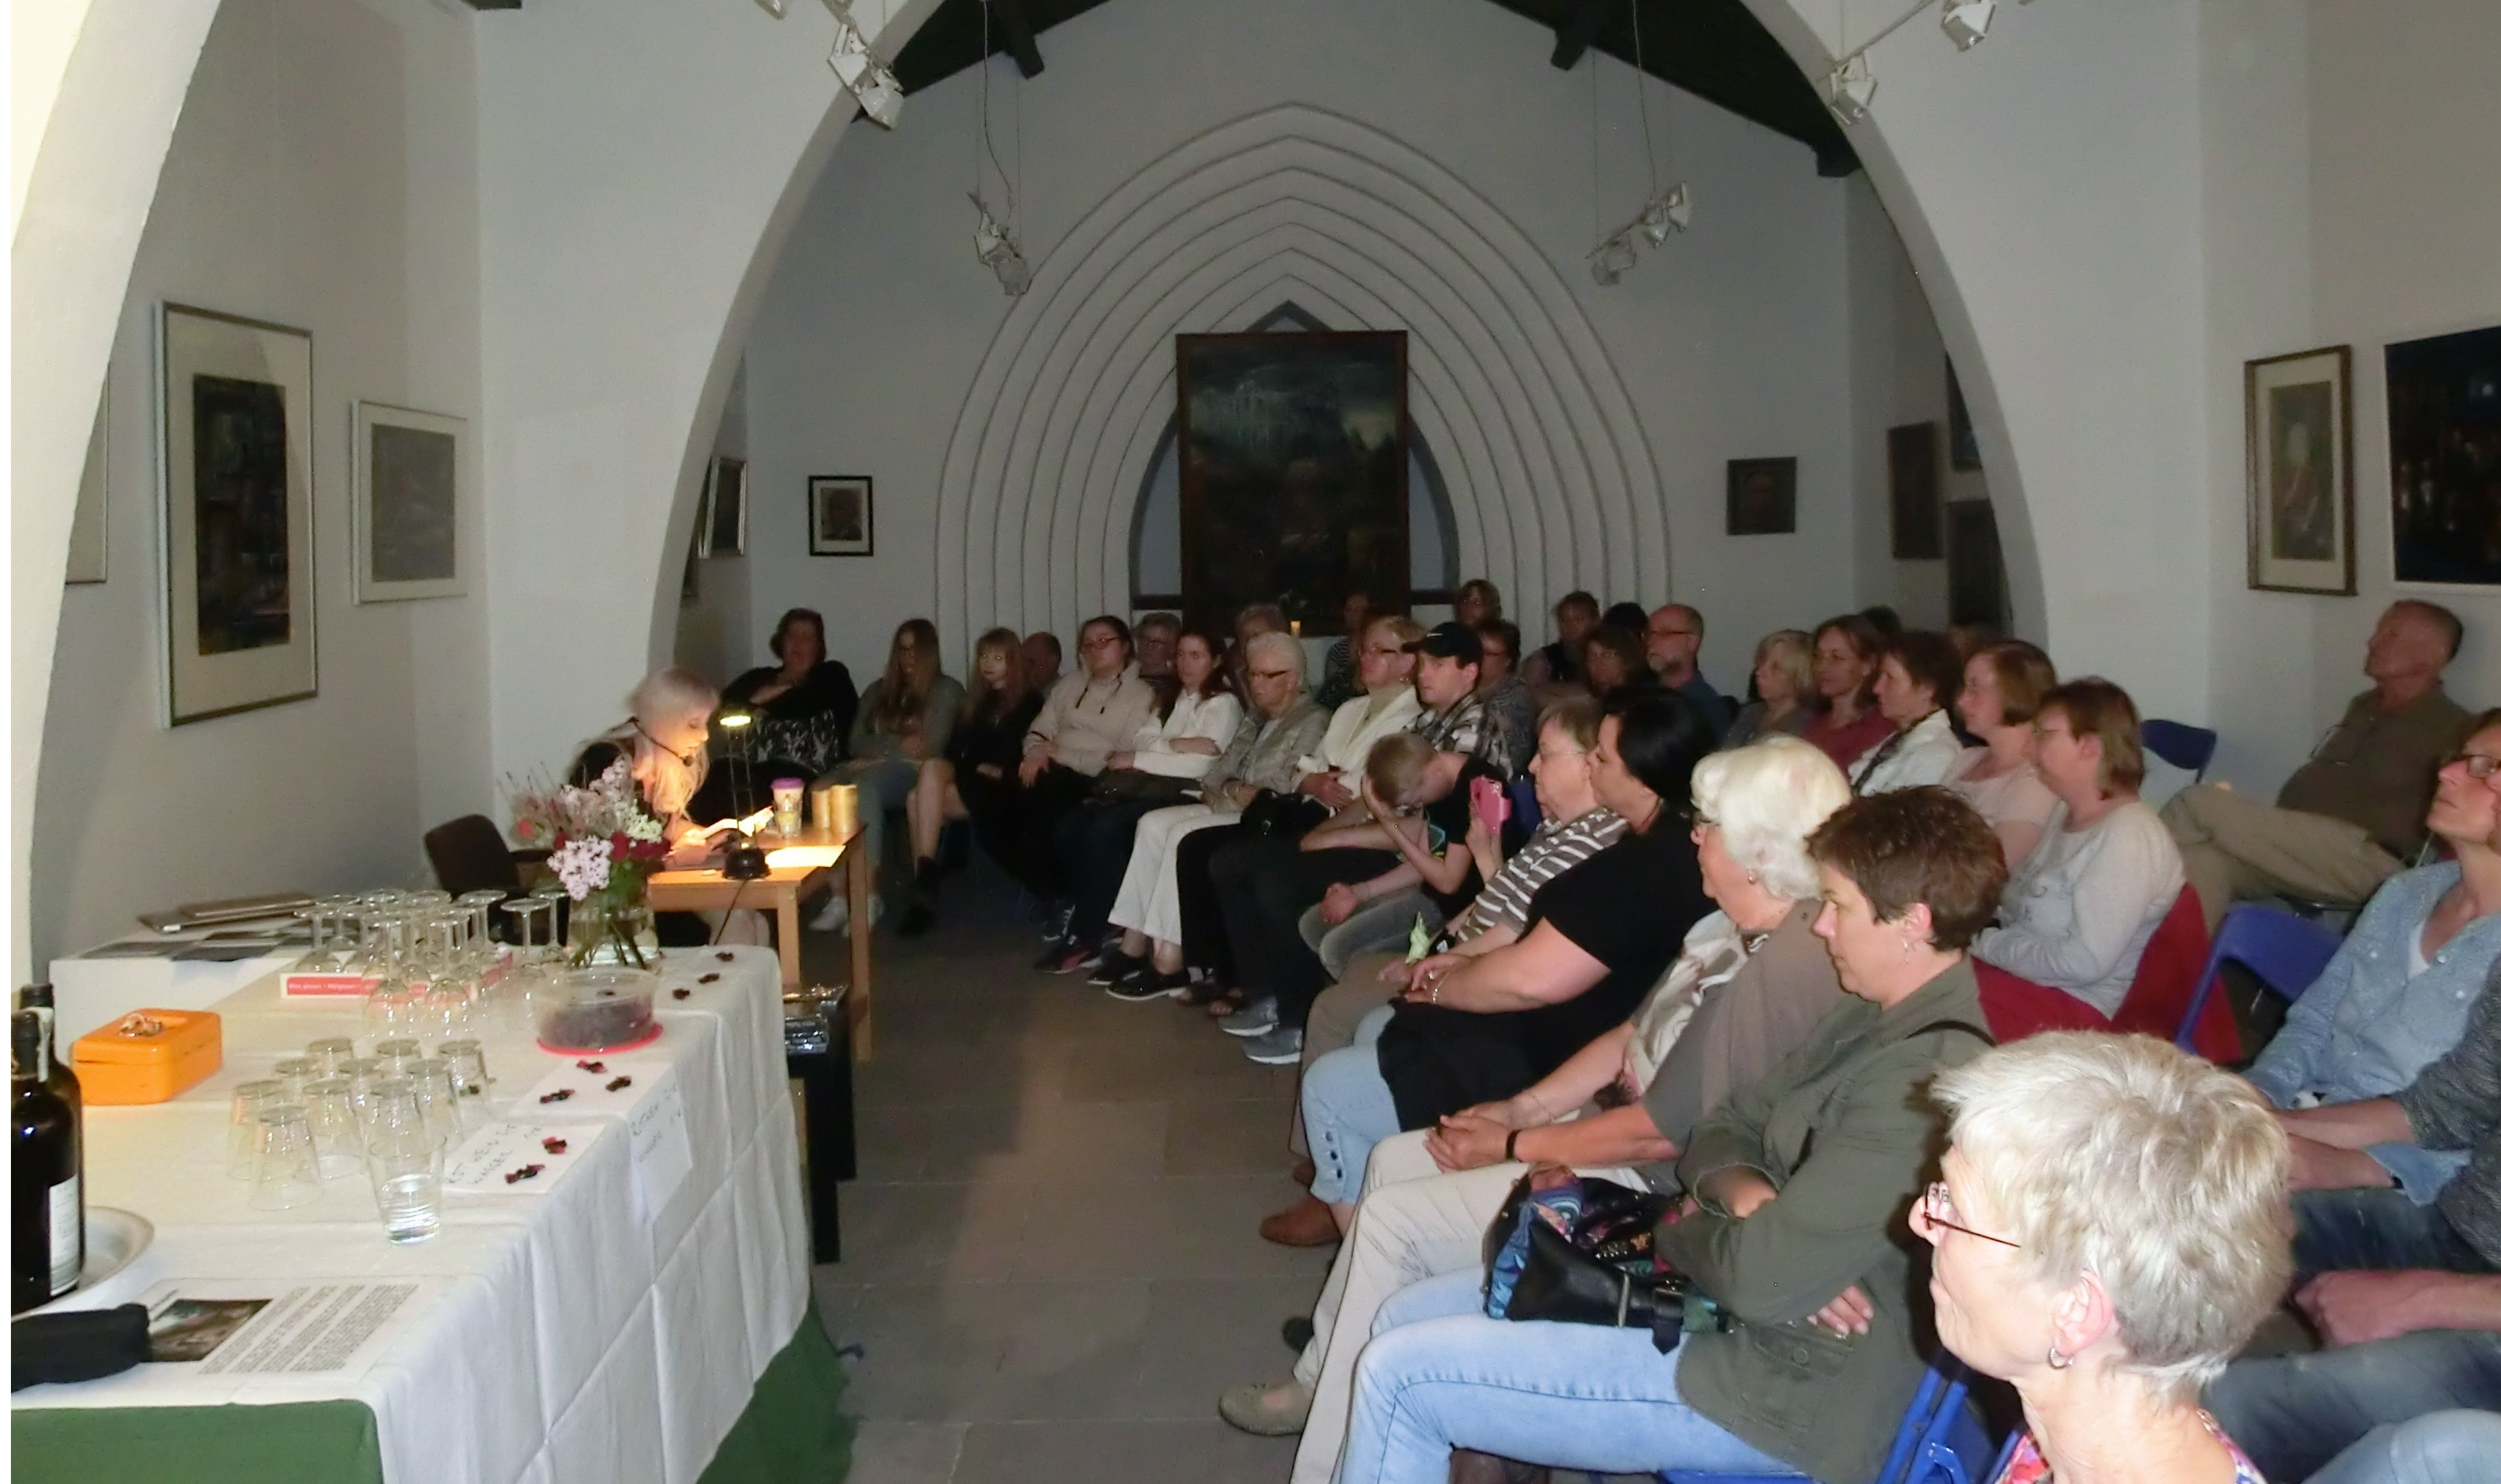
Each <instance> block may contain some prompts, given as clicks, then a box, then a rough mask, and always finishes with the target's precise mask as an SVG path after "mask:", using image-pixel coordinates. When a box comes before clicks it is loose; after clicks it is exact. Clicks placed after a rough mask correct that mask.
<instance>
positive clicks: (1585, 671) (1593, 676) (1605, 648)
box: [1581, 623, 1658, 701]
mask: <svg viewBox="0 0 2501 1484" xmlns="http://www.w3.org/2000/svg"><path fill="white" fill-rule="evenodd" d="M1581 679H1582V683H1584V684H1585V685H1586V686H1588V688H1589V694H1590V695H1593V696H1595V697H1597V698H1598V699H1599V700H1601V701H1604V700H1605V699H1607V698H1608V697H1609V696H1612V695H1614V694H1615V693H1616V692H1617V691H1619V690H1622V689H1624V688H1625V687H1626V686H1633V685H1655V684H1657V683H1658V676H1654V675H1652V674H1651V670H1650V656H1649V654H1648V653H1647V652H1645V651H1644V649H1643V648H1642V636H1641V631H1640V630H1638V629H1620V628H1617V627H1616V626H1615V625H1613V624H1604V623H1602V624H1600V625H1598V627H1596V628H1594V629H1592V630H1590V631H1589V638H1588V642H1587V643H1584V644H1583V645H1582V646H1581Z"/></svg>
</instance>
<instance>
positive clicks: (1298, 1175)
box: [1285, 1154, 1320, 1188]
mask: <svg viewBox="0 0 2501 1484" xmlns="http://www.w3.org/2000/svg"><path fill="white" fill-rule="evenodd" d="M1319 1172H1320V1167H1319V1166H1317V1165H1315V1164H1313V1163H1312V1157H1311V1156H1310V1155H1308V1154H1306V1155H1304V1156H1303V1157H1302V1158H1301V1159H1298V1160H1296V1161H1294V1168H1293V1169H1292V1170H1290V1171H1286V1174H1285V1177H1286V1178H1287V1179H1289V1180H1292V1181H1293V1182H1294V1183H1295V1184H1297V1185H1300V1186H1303V1187H1305V1188H1309V1187H1310V1185H1311V1183H1312V1181H1314V1180H1315V1179H1317V1178H1318V1177H1319Z"/></svg>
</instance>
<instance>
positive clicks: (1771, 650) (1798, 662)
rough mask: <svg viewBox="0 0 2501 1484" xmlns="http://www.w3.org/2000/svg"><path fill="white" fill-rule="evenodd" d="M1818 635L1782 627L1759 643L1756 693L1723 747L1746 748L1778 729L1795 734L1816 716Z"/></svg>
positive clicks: (1731, 726)
mask: <svg viewBox="0 0 2501 1484" xmlns="http://www.w3.org/2000/svg"><path fill="white" fill-rule="evenodd" d="M1814 662H1815V638H1814V636H1812V635H1810V634H1808V633H1807V632H1806V631H1805V630H1804V629H1776V630H1774V631H1773V632H1771V633H1769V634H1766V635H1764V636H1763V637H1762V640H1761V641H1760V642H1759V643H1756V644H1755V645H1754V695H1755V697H1756V698H1757V699H1755V700H1753V701H1750V702H1748V703H1747V704H1746V705H1745V706H1744V707H1743V708H1742V709H1739V710H1738V712H1737V717H1736V719H1735V720H1734V721H1731V722H1729V723H1728V732H1727V735H1726V736H1724V737H1722V738H1720V739H1719V744H1720V745H1721V746H1723V747H1742V746H1745V745H1746V744H1747V743H1748V742H1760V741H1762V740H1763V739H1764V738H1766V737H1770V736H1773V735H1775V734H1786V735H1788V736H1790V737H1795V736H1797V735H1798V734H1799V733H1801V732H1803V731H1805V730H1806V726H1807V723H1808V722H1809V721H1810V720H1812V719H1813V718H1814V716H1815V711H1814V709H1812V708H1811V707H1810V706H1809V704H1808V703H1809V700H1810V698H1812V697H1813V696H1814V695H1815V663H1814Z"/></svg>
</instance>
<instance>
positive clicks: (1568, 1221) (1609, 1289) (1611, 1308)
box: [1484, 1166, 1717, 1355]
mask: <svg viewBox="0 0 2501 1484" xmlns="http://www.w3.org/2000/svg"><path fill="white" fill-rule="evenodd" d="M1673 1204H1674V1203H1672V1202H1671V1201H1669V1199H1668V1198H1667V1197H1665V1196H1661V1195H1656V1194H1653V1193H1651V1192H1650V1191H1646V1190H1632V1189H1629V1188H1627V1187H1625V1186H1622V1185H1618V1184H1617V1183H1616V1182H1615V1181H1613V1180H1604V1179H1600V1178H1598V1177H1596V1176H1594V1175H1577V1174H1574V1173H1573V1172H1572V1171H1569V1170H1566V1169H1562V1168H1560V1167H1555V1166H1547V1167H1542V1168H1540V1169H1536V1170H1531V1171H1528V1172H1527V1173H1525V1174H1523V1175H1521V1176H1520V1177H1519V1180H1518V1182H1517V1183H1516V1184H1515V1185H1513V1186H1512V1188H1511V1196H1510V1198H1509V1199H1508V1200H1506V1201H1505V1202H1504V1203H1503V1206H1502V1210H1501V1212H1500V1213H1499V1214H1497V1215H1496V1216H1495V1217H1494V1219H1493V1223H1492V1225H1490V1226H1488V1227H1487V1228H1486V1229H1485V1240H1484V1252H1485V1279H1484V1296H1485V1313H1486V1314H1487V1315H1489V1316H1490V1317H1492V1318H1495V1319H1544V1320H1550V1321H1552V1322H1555V1323H1560V1324H1594V1325H1603V1326H1605V1327H1607V1328H1610V1329H1618V1330H1621V1329H1646V1330H1648V1331H1650V1340H1651V1345H1652V1346H1653V1347H1655V1348H1656V1349H1657V1351H1658V1353H1659V1354H1661V1355H1665V1354H1667V1353H1668V1352H1669V1351H1671V1350H1673V1349H1675V1348H1676V1347H1677V1345H1678V1344H1679V1343H1680V1342H1681V1341H1682V1340H1683V1339H1684V1327H1685V1323H1686V1320H1687V1318H1688V1316H1695V1315H1699V1314H1701V1313H1703V1312H1706V1311H1707V1312H1709V1313H1710V1314H1711V1315H1712V1316H1713V1317H1714V1322H1715V1323H1716V1321H1717V1309H1716V1307H1715V1306H1714V1305H1712V1303H1711V1301H1710V1300H1709V1299H1708V1298H1706V1297H1704V1296H1703V1295H1701V1294H1700V1293H1697V1292H1696V1291H1695V1290H1694V1287H1693V1282H1692V1279H1690V1278H1688V1277H1686V1276H1685V1275H1684V1273H1681V1272H1678V1271H1676V1270H1674V1269H1672V1268H1669V1267H1668V1266H1667V1265H1666V1260H1665V1259H1664V1258H1662V1257H1661V1256H1660V1255H1659V1253H1658V1248H1657V1230H1658V1224H1659V1221H1660V1219H1661V1218H1662V1217H1664V1216H1665V1215H1666V1214H1667V1212H1668V1210H1669V1209H1670V1207H1671V1206H1672V1205H1673Z"/></svg>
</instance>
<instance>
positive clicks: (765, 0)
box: [755, 0, 789, 20]
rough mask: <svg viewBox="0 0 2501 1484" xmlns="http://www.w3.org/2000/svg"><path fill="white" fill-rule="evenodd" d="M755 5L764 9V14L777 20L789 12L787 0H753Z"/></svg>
mask: <svg viewBox="0 0 2501 1484" xmlns="http://www.w3.org/2000/svg"><path fill="white" fill-rule="evenodd" d="M755 3H756V4H758V5H760V6H762V7H764V10H765V14H767V15H769V16H773V17H774V18H775V19H777V20H779V19H781V18H782V16H784V15H785V14H786V13H787V12H788V10H789V5H788V0H755Z"/></svg>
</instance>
